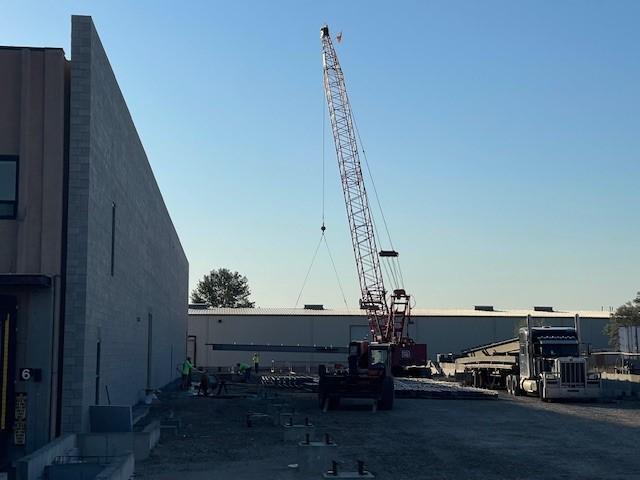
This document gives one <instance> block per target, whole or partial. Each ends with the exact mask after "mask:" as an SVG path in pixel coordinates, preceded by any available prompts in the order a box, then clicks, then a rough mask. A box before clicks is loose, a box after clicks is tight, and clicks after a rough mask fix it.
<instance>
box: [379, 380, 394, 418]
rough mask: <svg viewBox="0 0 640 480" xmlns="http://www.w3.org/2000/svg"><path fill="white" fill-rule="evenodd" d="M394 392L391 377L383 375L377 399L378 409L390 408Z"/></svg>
mask: <svg viewBox="0 0 640 480" xmlns="http://www.w3.org/2000/svg"><path fill="white" fill-rule="evenodd" d="M394 394H395V392H394V386H393V378H392V377H385V378H384V380H383V381H382V396H381V397H380V400H378V410H391V409H392V408H393V397H394Z"/></svg>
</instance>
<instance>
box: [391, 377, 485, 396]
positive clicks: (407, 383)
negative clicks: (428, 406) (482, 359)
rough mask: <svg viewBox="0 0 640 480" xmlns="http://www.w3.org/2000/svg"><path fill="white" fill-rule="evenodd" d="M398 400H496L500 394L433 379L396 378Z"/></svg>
mask: <svg viewBox="0 0 640 480" xmlns="http://www.w3.org/2000/svg"><path fill="white" fill-rule="evenodd" d="M394 383H395V393H396V398H438V399H451V400H471V399H495V398H498V392H495V391H493V390H487V389H484V388H473V387H464V386H462V385H460V384H458V383H454V382H445V381H442V380H433V379H431V378H395V379H394Z"/></svg>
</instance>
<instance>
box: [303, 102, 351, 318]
mask: <svg viewBox="0 0 640 480" xmlns="http://www.w3.org/2000/svg"><path fill="white" fill-rule="evenodd" d="M323 95H324V93H323ZM325 117H326V116H325V100H324V98H323V100H322V226H321V227H320V232H321V233H320V240H319V241H318V245H316V248H315V250H314V252H313V256H312V257H311V264H310V265H309V268H308V269H307V274H306V275H305V277H304V281H303V282H302V287H301V288H300V292H299V293H298V298H297V299H296V303H295V306H294V308H297V307H298V303H299V302H300V297H301V296H302V292H303V291H304V287H305V286H306V285H307V281H308V280H309V275H310V274H311V269H312V268H313V264H314V263H315V261H316V257H317V255H318V250H319V249H320V245H321V244H322V243H323V241H324V245H325V247H326V249H327V253H328V254H329V260H330V261H331V266H332V267H333V273H334V274H335V276H336V280H337V282H338V288H339V289H340V295H341V296H342V301H343V303H344V306H345V308H346V309H347V311H349V304H348V303H347V298H346V296H345V294H344V289H343V288H342V282H341V281H340V276H339V275H338V269H337V268H336V263H335V261H334V260H333V255H332V254H331V249H330V248H329V243H328V242H327V236H326V235H325V232H326V230H327V227H326V226H325V223H324V221H325V215H324V211H325V208H324V206H325V163H326V162H325V143H326V134H325V131H326V128H325V123H326V121H325Z"/></svg>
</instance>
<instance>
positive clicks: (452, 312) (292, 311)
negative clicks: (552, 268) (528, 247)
mask: <svg viewBox="0 0 640 480" xmlns="http://www.w3.org/2000/svg"><path fill="white" fill-rule="evenodd" d="M575 314H578V315H580V316H581V317H584V318H601V319H608V318H609V317H610V316H611V313H610V312H605V311H600V310H567V311H556V310H554V311H553V312H547V311H542V312H541V311H535V310H533V309H529V310H493V311H485V310H473V309H456V308H442V309H440V308H414V309H413V310H411V315H412V316H413V317H510V318H513V317H526V316H527V315H531V316H532V317H535V318H570V317H573V316H574V315H575ZM189 315H207V316H221V315H226V316H234V315H250V316H278V317H282V316H325V317H326V316H329V317H346V316H354V317H364V316H365V313H364V312H363V311H362V310H357V309H354V310H344V309H343V310H331V309H326V308H325V309H324V310H310V309H305V308H189Z"/></svg>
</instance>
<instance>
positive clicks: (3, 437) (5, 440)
mask: <svg viewBox="0 0 640 480" xmlns="http://www.w3.org/2000/svg"><path fill="white" fill-rule="evenodd" d="M16 305H17V300H16V297H11V296H4V295H0V472H1V471H3V470H4V468H6V467H7V466H8V465H7V462H8V453H9V452H8V447H9V441H10V438H11V432H12V430H13V420H14V418H13V417H14V407H13V399H14V388H13V386H14V382H15V368H16V367H15V356H16V351H15V349H16V335H15V332H16Z"/></svg>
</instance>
